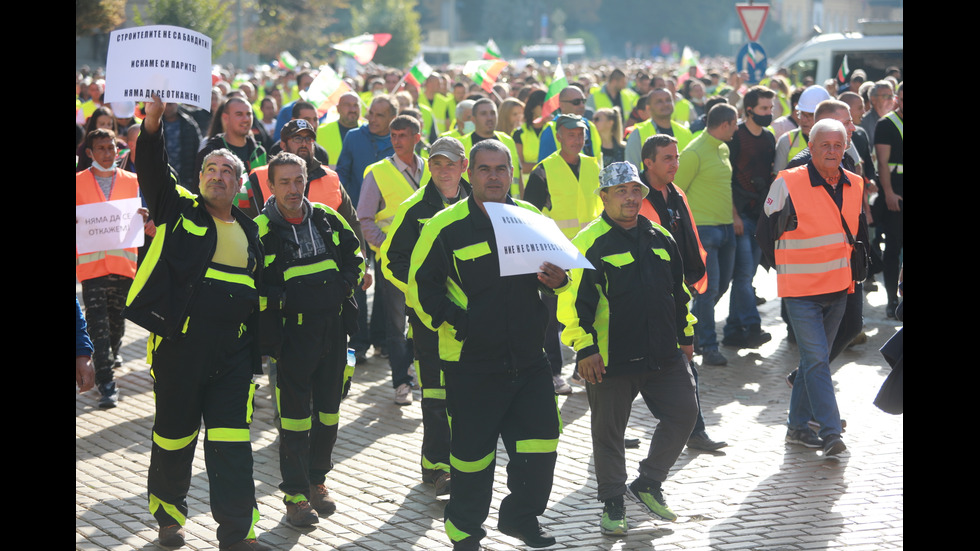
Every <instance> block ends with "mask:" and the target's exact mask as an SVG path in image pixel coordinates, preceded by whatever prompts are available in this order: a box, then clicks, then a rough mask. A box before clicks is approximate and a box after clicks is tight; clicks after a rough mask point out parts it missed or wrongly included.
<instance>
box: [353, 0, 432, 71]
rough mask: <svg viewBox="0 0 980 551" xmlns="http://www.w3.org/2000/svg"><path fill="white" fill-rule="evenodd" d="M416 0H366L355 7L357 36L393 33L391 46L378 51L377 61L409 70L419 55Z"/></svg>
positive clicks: (375, 57) (375, 56) (354, 21)
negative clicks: (407, 67)
mask: <svg viewBox="0 0 980 551" xmlns="http://www.w3.org/2000/svg"><path fill="white" fill-rule="evenodd" d="M416 3H417V2H416V0H364V2H363V3H362V5H361V6H360V7H352V8H351V11H352V15H353V20H352V24H353V27H354V34H355V35H356V34H363V33H370V34H377V33H390V34H391V40H390V41H388V44H386V45H385V46H383V47H381V48H378V53H376V54H375V55H374V62H375V63H380V64H382V65H388V66H391V67H406V66H407V65H408V64H409V63H411V61H412V60H413V59H414V58H415V56H416V55H418V53H419V42H420V36H419V34H420V33H419V14H418V12H417V11H416V10H415V6H416Z"/></svg>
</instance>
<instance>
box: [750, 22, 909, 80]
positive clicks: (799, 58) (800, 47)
mask: <svg viewBox="0 0 980 551" xmlns="http://www.w3.org/2000/svg"><path fill="white" fill-rule="evenodd" d="M858 25H859V26H860V28H861V31H858V32H844V33H826V34H820V35H817V36H815V37H813V38H811V39H810V40H807V41H806V42H803V43H801V44H797V45H796V46H793V47H791V48H789V49H788V50H786V51H785V52H783V53H781V54H780V55H779V56H778V57H776V58H775V60H773V61H771V62H770V63H769V64H768V69H767V70H766V73H767V74H769V75H772V74H775V73H776V70H777V69H778V68H780V67H785V68H786V69H788V70H789V74H790V78H791V80H792V82H793V83H802V82H803V79H804V77H808V76H809V77H813V82H814V84H822V83H823V82H824V81H826V80H827V79H829V78H834V77H836V76H837V71H838V69H840V65H841V62H842V61H843V59H844V56H845V55H847V66H848V68H849V69H850V70H851V71H853V70H854V69H864V71H865V72H866V73H867V74H868V79H869V80H880V79H881V78H882V77H884V76H885V69H886V68H888V67H892V66H895V67H898V68H899V69H900V70H902V71H903V72H904V66H905V60H904V55H903V51H904V36H903V22H902V21H897V22H891V21H886V22H881V21H868V20H861V21H858Z"/></svg>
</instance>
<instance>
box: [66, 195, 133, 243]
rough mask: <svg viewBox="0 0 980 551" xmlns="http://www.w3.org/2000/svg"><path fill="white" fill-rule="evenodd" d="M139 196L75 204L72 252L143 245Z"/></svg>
mask: <svg viewBox="0 0 980 551" xmlns="http://www.w3.org/2000/svg"><path fill="white" fill-rule="evenodd" d="M140 206H141V201H140V200H139V198H134V199H117V200H115V201H106V202H104V203H90V204H88V205H76V206H75V251H76V252H77V253H78V254H86V253H94V252H97V251H111V250H113V249H126V248H129V247H142V246H143V217H142V216H140V215H139V214H138V213H137V212H136V211H137V210H138V209H139V208H140Z"/></svg>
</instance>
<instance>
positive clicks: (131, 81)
mask: <svg viewBox="0 0 980 551" xmlns="http://www.w3.org/2000/svg"><path fill="white" fill-rule="evenodd" d="M105 75H106V76H105V101H106V102H107V103H109V102H113V101H151V100H152V99H153V98H152V95H153V94H157V95H159V96H160V99H162V100H163V101H164V102H168V103H187V104H190V105H195V106H197V107H200V108H202V109H205V110H208V111H210V110H211V39H210V38H208V37H207V36H205V35H203V34H201V33H199V32H196V31H191V30H188V29H183V28H180V27H172V26H170V25H151V26H148V27H135V28H129V29H121V30H118V31H113V32H111V33H110V34H109V54H108V56H107V57H106V67H105Z"/></svg>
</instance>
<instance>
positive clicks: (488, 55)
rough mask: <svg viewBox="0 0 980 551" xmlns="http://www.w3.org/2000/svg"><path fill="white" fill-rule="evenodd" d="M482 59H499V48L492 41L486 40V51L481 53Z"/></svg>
mask: <svg viewBox="0 0 980 551" xmlns="http://www.w3.org/2000/svg"><path fill="white" fill-rule="evenodd" d="M483 59H501V57H500V48H498V47H497V43H496V42H494V41H493V39H492V38H491V39H489V40H487V49H486V50H485V51H484V52H483Z"/></svg>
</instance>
